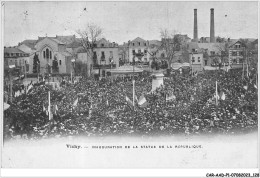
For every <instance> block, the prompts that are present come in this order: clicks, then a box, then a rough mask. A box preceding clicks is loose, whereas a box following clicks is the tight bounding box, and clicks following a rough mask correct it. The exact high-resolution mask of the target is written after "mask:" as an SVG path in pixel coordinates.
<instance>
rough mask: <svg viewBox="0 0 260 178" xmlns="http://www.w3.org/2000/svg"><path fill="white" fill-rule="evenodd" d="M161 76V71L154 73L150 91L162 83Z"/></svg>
mask: <svg viewBox="0 0 260 178" xmlns="http://www.w3.org/2000/svg"><path fill="white" fill-rule="evenodd" d="M163 77H164V75H163V74H162V73H158V74H154V78H153V81H152V91H154V90H156V88H159V87H160V86H161V85H163Z"/></svg>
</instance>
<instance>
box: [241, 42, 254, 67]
mask: <svg viewBox="0 0 260 178" xmlns="http://www.w3.org/2000/svg"><path fill="white" fill-rule="evenodd" d="M239 41H240V42H241V44H242V47H244V48H245V52H244V54H243V55H244V61H247V62H248V63H249V67H250V68H254V67H256V66H257V64H258V48H257V46H256V44H257V42H256V41H253V42H250V41H249V40H248V39H242V38H241V39H239Z"/></svg>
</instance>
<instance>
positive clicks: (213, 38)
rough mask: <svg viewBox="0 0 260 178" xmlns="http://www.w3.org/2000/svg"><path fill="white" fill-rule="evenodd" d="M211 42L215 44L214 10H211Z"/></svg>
mask: <svg viewBox="0 0 260 178" xmlns="http://www.w3.org/2000/svg"><path fill="white" fill-rule="evenodd" d="M210 42H211V43H215V42H216V41H215V28H214V9H213V8H211V9H210Z"/></svg>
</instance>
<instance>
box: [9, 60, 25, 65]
mask: <svg viewBox="0 0 260 178" xmlns="http://www.w3.org/2000/svg"><path fill="white" fill-rule="evenodd" d="M10 63H13V60H12V59H11V60H10ZM18 63H19V66H21V65H23V64H26V60H24V59H20V60H19V59H18V60H17V59H15V60H14V64H15V65H16V66H18Z"/></svg>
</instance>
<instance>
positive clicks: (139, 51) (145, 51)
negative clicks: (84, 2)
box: [132, 49, 147, 55]
mask: <svg viewBox="0 0 260 178" xmlns="http://www.w3.org/2000/svg"><path fill="white" fill-rule="evenodd" d="M141 52H142V51H141V49H138V53H141ZM132 53H133V55H134V54H135V53H136V52H135V50H134V49H133V50H132ZM144 54H147V50H146V49H145V50H144Z"/></svg>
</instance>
